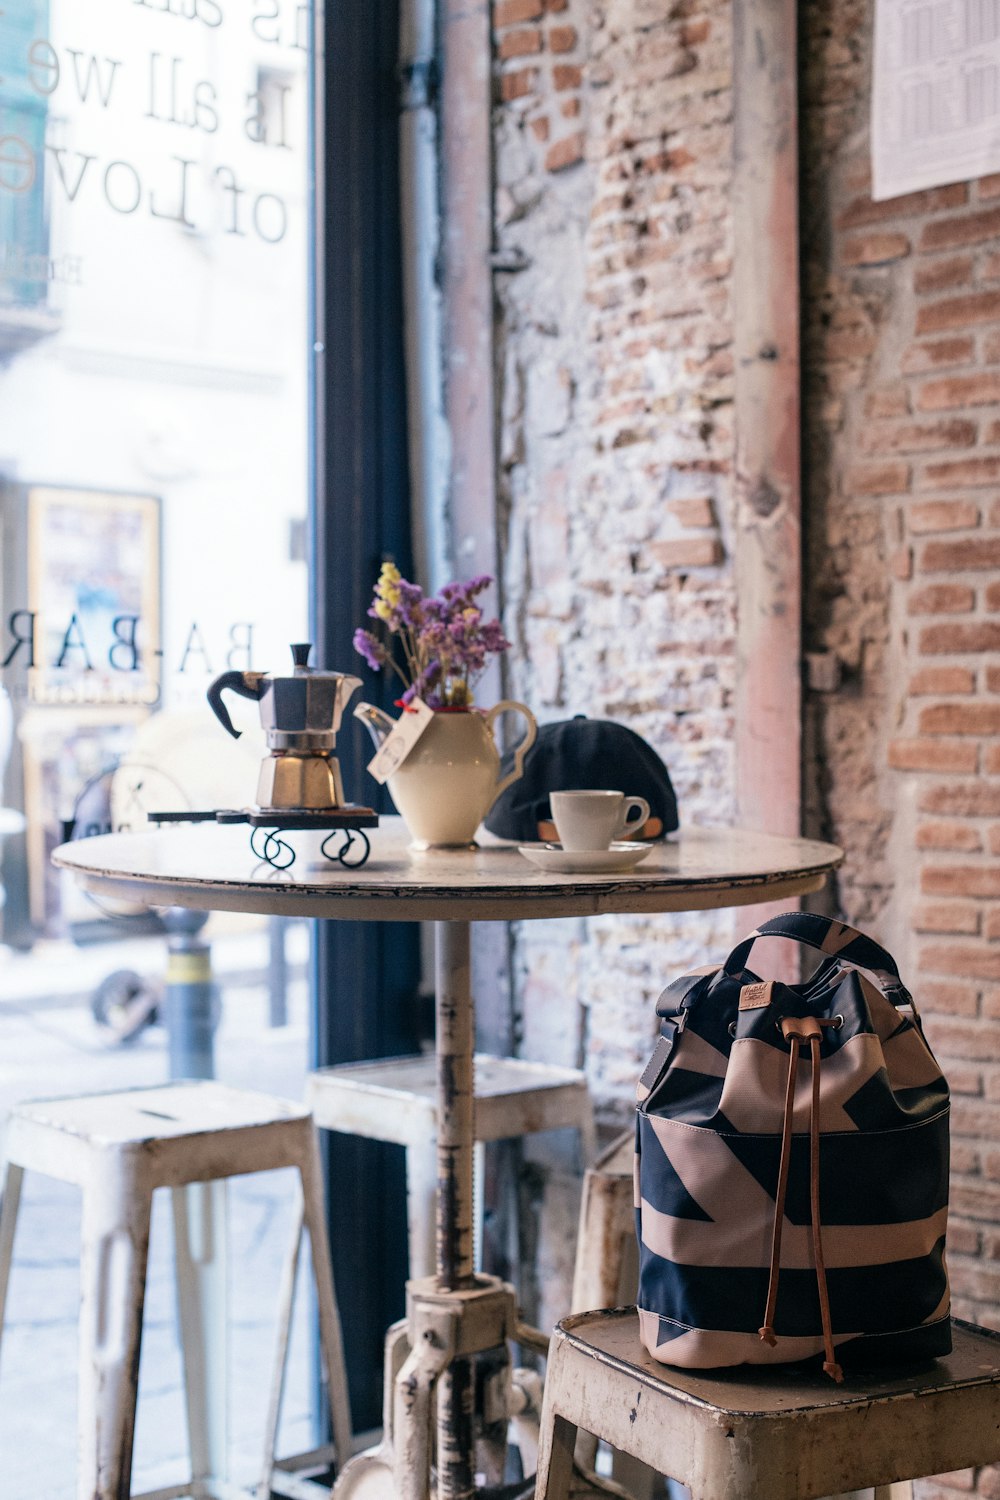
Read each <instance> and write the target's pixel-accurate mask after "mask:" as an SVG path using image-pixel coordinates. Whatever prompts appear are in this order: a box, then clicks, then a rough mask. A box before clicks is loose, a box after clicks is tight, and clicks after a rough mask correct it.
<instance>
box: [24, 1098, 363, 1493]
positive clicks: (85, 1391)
mask: <svg viewBox="0 0 1000 1500" xmlns="http://www.w3.org/2000/svg"><path fill="white" fill-rule="evenodd" d="M281 1167H290V1168H294V1169H296V1170H297V1171H298V1173H299V1182H300V1190H301V1204H302V1207H301V1214H302V1218H303V1221H304V1223H305V1225H306V1227H307V1228H308V1231H309V1237H310V1241H311V1244H312V1251H313V1267H314V1271H315V1277H316V1290H317V1299H318V1305H319V1324H320V1345H321V1349H322V1353H323V1359H324V1363H325V1365H326V1371H327V1378H328V1382H329V1394H330V1419H331V1425H332V1430H333V1434H334V1441H335V1443H336V1445H337V1452H338V1456H339V1457H341V1458H342V1459H346V1457H347V1455H348V1454H349V1453H350V1443H351V1433H350V1417H349V1413H348V1407H347V1388H346V1383H345V1379H344V1366H343V1352H342V1348H341V1337H340V1320H339V1317H338V1315H337V1308H336V1303H335V1301H334V1292H333V1280H332V1275H331V1271H330V1257H329V1250H328V1245H327V1235H326V1222H325V1217H324V1207H323V1190H322V1178H321V1172H320V1163H319V1153H318V1149H317V1144H316V1133H315V1129H314V1127H313V1122H312V1119H311V1117H310V1115H309V1112H308V1110H306V1109H304V1108H302V1107H301V1106H300V1105H296V1104H290V1103H288V1102H286V1101H285V1100H282V1099H275V1098H272V1097H270V1096H268V1095H266V1094H256V1093H248V1092H244V1091H241V1090H237V1089H232V1088H228V1087H226V1086H224V1085H222V1084H218V1083H174V1084H169V1085H166V1086H163V1087H155V1088H141V1089H130V1090H126V1091H123V1092H120V1093H108V1094H94V1095H89V1096H86V1095H85V1096H81V1097H77V1098H69V1099H50V1100H39V1101H34V1102H31V1103H26V1104H21V1105H19V1106H18V1107H17V1108H16V1109H15V1110H14V1111H13V1113H12V1114H11V1117H10V1121H9V1126H8V1130H7V1139H6V1169H5V1178H4V1192H3V1204H2V1208H0V1333H2V1328H3V1309H4V1302H5V1300H6V1292H7V1283H8V1279H9V1275H10V1267H11V1259H12V1254H13V1244H14V1229H15V1224H16V1220H17V1209H18V1200H19V1197H20V1189H21V1179H22V1176H23V1174H24V1172H25V1170H28V1171H37V1172H41V1173H44V1174H45V1175H46V1176H48V1177H55V1178H58V1179H60V1180H61V1181H63V1182H71V1183H75V1184H76V1185H78V1186H79V1187H80V1188H81V1189H82V1193H83V1228H82V1246H81V1268H80V1269H81V1290H82V1299H81V1312H80V1370H79V1415H78V1422H79V1459H78V1471H77V1474H78V1478H77V1494H78V1497H79V1500H127V1497H128V1496H129V1495H130V1494H131V1469H132V1443H133V1435H134V1429H135V1409H136V1395H137V1384H138V1374H139V1346H140V1340H141V1334H142V1312H143V1300H144V1295H145V1279H146V1257H147V1250H148V1244H149V1226H150V1214H151V1209H152V1198H153V1192H154V1190H155V1189H156V1188H159V1187H169V1188H172V1189H174V1193H173V1206H174V1231H175V1238H176V1247H177V1252H176V1253H177V1280H178V1292H179V1298H178V1301H179V1308H180V1326H181V1343H182V1349H183V1358H184V1376H185V1394H186V1400H187V1417H188V1436H189V1444H190V1452H191V1467H192V1477H191V1480H190V1482H188V1483H185V1484H181V1485H171V1486H168V1487H167V1488H164V1489H158V1490H155V1491H150V1492H148V1494H147V1496H146V1497H144V1500H177V1497H180V1496H192V1497H194V1500H225V1497H228V1496H233V1495H235V1494H237V1493H241V1494H242V1493H244V1492H243V1491H239V1492H237V1490H236V1489H235V1488H234V1486H232V1485H230V1484H229V1483H228V1482H227V1480H226V1478H225V1468H226V1430H225V1412H224V1410H220V1409H219V1406H220V1402H219V1400H218V1393H219V1391H220V1390H222V1389H223V1388H224V1384H225V1381H224V1363H223V1365H222V1368H221V1369H220V1366H219V1361H220V1360H222V1361H224V1357H225V1353H224V1351H225V1340H224V1334H225V1329H224V1326H223V1327H222V1328H220V1327H219V1324H220V1321H221V1322H222V1324H223V1325H224V1320H225V1299H224V1289H225V1273H226V1268H225V1259H224V1256H225V1245H224V1214H223V1213H220V1212H219V1208H220V1204H219V1203H218V1201H216V1200H217V1197H218V1195H219V1194H220V1193H224V1179H225V1178H227V1177H235V1176H239V1175H242V1174H244V1173H251V1172H268V1171H273V1170H275V1169H276V1168H281ZM293 1286H294V1267H292V1268H291V1269H290V1273H289V1275H286V1281H285V1287H284V1301H285V1302H286V1303H290V1301H291V1295H292V1288H293ZM284 1313H285V1309H284V1307H283V1308H282V1309H281V1316H282V1317H283V1316H284ZM220 1335H221V1336H220ZM280 1401H281V1386H280V1383H276V1385H275V1388H274V1390H273V1391H272V1396H271V1405H270V1410H269V1412H268V1415H267V1420H266V1427H265V1432H264V1435H263V1446H264V1449H265V1453H264V1465H263V1474H262V1478H261V1483H260V1487H259V1491H258V1493H259V1495H260V1496H262V1497H263V1496H267V1495H268V1494H269V1493H270V1488H269V1486H270V1480H271V1470H272V1467H273V1461H274V1436H275V1432H276V1430H277V1423H278V1416H279V1412H280Z"/></svg>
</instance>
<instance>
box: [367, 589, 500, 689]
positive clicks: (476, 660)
mask: <svg viewBox="0 0 1000 1500" xmlns="http://www.w3.org/2000/svg"><path fill="white" fill-rule="evenodd" d="M492 582H493V579H492V577H491V576H490V575H489V574H488V573H481V574H479V575H477V576H476V577H474V578H470V579H468V580H466V581H464V582H462V581H458V580H456V581H454V582H452V583H446V584H445V585H444V587H443V588H442V589H440V590H439V591H438V593H437V594H436V595H434V596H433V597H432V598H426V597H425V596H424V592H423V590H422V589H421V588H420V587H419V586H418V585H417V584H415V583H410V582H409V581H408V580H407V579H405V578H403V577H402V575H401V574H400V572H399V570H398V568H396V567H395V566H394V565H393V564H391V563H385V564H383V567H382V571H381V573H380V575H379V581H378V583H377V584H376V587H375V597H374V599H373V600H372V604H371V607H370V608H369V610H368V614H369V616H370V617H371V618H372V619H374V620H378V621H379V623H380V624H381V625H382V626H383V627H384V629H385V630H386V631H388V633H389V635H390V636H394V637H395V638H396V639H397V640H398V642H399V645H400V648H401V652H402V657H403V663H404V664H403V666H400V665H399V663H398V662H397V661H396V660H395V659H394V657H393V654H392V649H391V648H392V642H391V641H390V642H388V643H385V642H383V641H382V640H380V639H379V637H378V636H376V635H374V634H373V633H372V632H371V631H367V630H358V631H356V632H355V635H354V646H355V649H356V650H357V651H359V652H360V653H361V655H362V656H363V657H364V658H365V660H366V661H367V662H368V664H369V666H371V667H373V668H374V669H375V670H378V669H379V667H381V666H386V665H387V666H389V667H391V668H392V670H393V671H394V672H396V673H397V675H398V676H399V677H401V678H402V680H403V682H404V684H406V690H405V692H404V693H403V696H402V699H401V701H402V702H403V703H409V702H412V700H413V698H415V697H417V696H420V697H422V698H423V699H424V701H425V702H426V703H427V705H428V707H430V708H445V707H461V708H464V707H469V706H470V705H471V703H472V684H473V682H474V681H475V679H476V677H478V676H479V674H480V673H481V672H482V671H483V669H484V667H485V665H486V661H487V658H488V657H489V656H493V655H497V654H498V653H500V652H502V651H506V650H507V649H508V647H509V645H510V642H509V641H508V640H507V639H506V637H505V636H504V634H503V631H502V629H501V627H500V621H499V620H490V621H487V622H485V623H484V621H483V612H482V610H481V609H480V607H479V605H478V604H476V603H474V602H473V601H474V600H475V598H476V596H477V595H479V594H481V593H483V591H484V590H485V589H487V588H489V586H490V584H491V583H492ZM404 668H405V670H404Z"/></svg>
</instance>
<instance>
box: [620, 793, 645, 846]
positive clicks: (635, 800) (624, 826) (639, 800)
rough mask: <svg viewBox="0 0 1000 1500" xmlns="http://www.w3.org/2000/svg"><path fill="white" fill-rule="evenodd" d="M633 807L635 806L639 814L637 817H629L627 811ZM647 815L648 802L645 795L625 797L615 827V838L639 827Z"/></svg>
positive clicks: (633, 831) (632, 831)
mask: <svg viewBox="0 0 1000 1500" xmlns="http://www.w3.org/2000/svg"><path fill="white" fill-rule="evenodd" d="M633 807H637V808H638V809H639V812H640V814H641V816H640V817H638V818H630V817H629V813H630V812H631V811H632V809H633ZM648 817H649V803H648V802H647V801H646V799H645V797H626V798H625V801H624V803H623V804H622V810H621V815H620V817H619V819H618V827H617V828H616V829H615V838H616V839H617V838H620V837H621V835H622V834H623V833H635V831H636V829H637V828H641V827H642V825H643V823H645V822H646V820H647V818H648Z"/></svg>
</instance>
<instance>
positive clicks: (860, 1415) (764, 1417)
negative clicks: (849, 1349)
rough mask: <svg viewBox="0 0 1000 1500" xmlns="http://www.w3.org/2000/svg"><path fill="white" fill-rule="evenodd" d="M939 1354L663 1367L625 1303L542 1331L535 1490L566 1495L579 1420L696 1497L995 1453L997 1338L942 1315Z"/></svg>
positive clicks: (859, 1477)
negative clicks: (859, 1367)
mask: <svg viewBox="0 0 1000 1500" xmlns="http://www.w3.org/2000/svg"><path fill="white" fill-rule="evenodd" d="M953 1335H954V1349H953V1352H952V1353H951V1354H950V1355H948V1356H947V1358H945V1359H940V1360H934V1361H929V1362H928V1363H927V1364H926V1365H923V1366H920V1367H919V1368H914V1367H912V1366H909V1367H907V1368H906V1369H905V1370H900V1369H896V1370H892V1371H890V1370H877V1371H876V1370H869V1371H866V1372H864V1373H862V1372H857V1373H854V1374H853V1375H852V1374H848V1375H847V1376H846V1378H845V1380H844V1383H843V1384H842V1385H835V1384H834V1383H833V1382H832V1381H830V1380H829V1379H827V1377H826V1376H824V1375H823V1374H822V1373H821V1372H818V1371H817V1372H813V1371H806V1372H803V1371H802V1370H801V1369H798V1368H796V1369H795V1370H792V1369H790V1368H784V1369H783V1368H782V1367H780V1366H772V1367H768V1368H766V1369H765V1368H763V1367H754V1368H753V1369H751V1367H749V1366H745V1365H744V1366H741V1367H739V1368H737V1369H734V1370H731V1371H712V1372H711V1373H710V1374H706V1373H703V1372H692V1371H688V1370H679V1369H671V1368H670V1367H668V1366H666V1365H662V1364H660V1363H659V1362H658V1361H657V1360H654V1359H653V1358H651V1356H650V1355H649V1354H647V1353H646V1351H645V1350H644V1349H643V1347H642V1345H641V1344H640V1342H639V1323H638V1317H637V1315H636V1311H635V1309H634V1308H616V1309H614V1310H612V1311H607V1312H590V1313H582V1314H579V1315H578V1316H575V1317H571V1318H567V1319H566V1320H565V1321H564V1322H562V1323H560V1324H559V1325H558V1326H557V1328H556V1330H555V1333H554V1334H553V1336H552V1343H551V1347H550V1353H549V1364H548V1370H547V1373H546V1377H545V1396H544V1401H543V1407H542V1423H541V1440H540V1445H539V1457H538V1484H537V1489H536V1492H535V1493H536V1500H566V1497H567V1496H568V1495H569V1494H570V1479H571V1473H572V1463H573V1452H574V1444H575V1441H576V1434H577V1429H578V1428H579V1429H582V1430H584V1431H586V1432H590V1433H593V1434H594V1435H596V1436H597V1437H598V1438H601V1439H603V1440H604V1441H606V1442H608V1443H610V1444H611V1445H612V1447H614V1448H617V1449H619V1450H621V1451H623V1452H625V1453H628V1454H631V1455H632V1456H634V1457H635V1458H638V1459H640V1460H641V1461H642V1462H643V1463H645V1464H648V1465H649V1466H650V1467H651V1468H653V1469H655V1470H657V1471H658V1472H659V1473H662V1474H669V1475H670V1477H671V1478H673V1479H676V1480H680V1481H681V1482H682V1483H684V1484H686V1485H688V1486H689V1487H690V1490H691V1493H692V1496H693V1500H814V1497H819V1496H824V1495H835V1494H839V1493H842V1492H844V1491H849V1490H859V1489H866V1488H868V1487H871V1486H874V1487H875V1489H876V1495H877V1496H879V1495H881V1494H883V1493H884V1494H885V1495H888V1488H887V1487H888V1486H889V1485H891V1484H893V1483H896V1482H899V1481H903V1480H909V1479H915V1478H918V1477H921V1476H923V1475H927V1474H941V1473H947V1472H951V1471H953V1470H957V1469H965V1468H970V1467H972V1466H975V1465H981V1464H990V1463H995V1462H997V1460H1000V1336H998V1335H997V1334H994V1333H990V1332H986V1331H984V1330H981V1329H978V1328H973V1327H972V1326H971V1325H969V1324H967V1323H962V1322H959V1321H957V1320H955V1321H954V1322H953Z"/></svg>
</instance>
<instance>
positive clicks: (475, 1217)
mask: <svg viewBox="0 0 1000 1500" xmlns="http://www.w3.org/2000/svg"><path fill="white" fill-rule="evenodd" d="M485 1214H486V1145H485V1143H484V1142H483V1141H477V1142H476V1144H475V1145H474V1146H473V1148H472V1264H473V1266H474V1267H475V1269H476V1270H477V1271H481V1270H482V1269H483V1219H484V1217H485Z"/></svg>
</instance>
